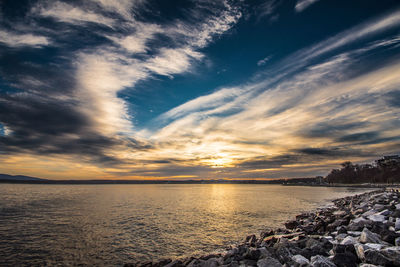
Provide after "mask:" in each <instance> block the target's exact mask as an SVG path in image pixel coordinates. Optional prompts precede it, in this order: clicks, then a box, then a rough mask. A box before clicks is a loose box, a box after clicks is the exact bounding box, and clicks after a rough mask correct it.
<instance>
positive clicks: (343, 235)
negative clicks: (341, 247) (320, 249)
mask: <svg viewBox="0 0 400 267" xmlns="http://www.w3.org/2000/svg"><path fill="white" fill-rule="evenodd" d="M346 237H347V234H338V235H337V236H336V238H335V239H336V240H337V241H339V242H341V241H342V240H343V239H345V238H346Z"/></svg>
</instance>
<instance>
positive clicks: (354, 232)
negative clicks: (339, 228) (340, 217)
mask: <svg viewBox="0 0 400 267" xmlns="http://www.w3.org/2000/svg"><path fill="white" fill-rule="evenodd" d="M347 234H349V235H351V236H360V235H361V232H360V231H347Z"/></svg>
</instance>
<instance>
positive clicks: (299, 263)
mask: <svg viewBox="0 0 400 267" xmlns="http://www.w3.org/2000/svg"><path fill="white" fill-rule="evenodd" d="M292 261H293V262H294V263H295V266H296V267H305V266H309V265H310V261H309V260H307V259H306V258H305V257H303V256H302V255H294V256H293V257H292Z"/></svg>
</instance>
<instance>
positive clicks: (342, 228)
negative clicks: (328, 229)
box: [337, 226, 347, 234]
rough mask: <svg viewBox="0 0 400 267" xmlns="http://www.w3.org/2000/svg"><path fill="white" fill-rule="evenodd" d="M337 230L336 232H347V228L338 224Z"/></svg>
mask: <svg viewBox="0 0 400 267" xmlns="http://www.w3.org/2000/svg"><path fill="white" fill-rule="evenodd" d="M337 232H338V234H347V229H346V227H344V226H340V227H339V229H338V230H337Z"/></svg>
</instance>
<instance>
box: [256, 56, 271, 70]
mask: <svg viewBox="0 0 400 267" xmlns="http://www.w3.org/2000/svg"><path fill="white" fill-rule="evenodd" d="M270 59H271V56H267V57H265V58H263V59H261V60H259V61H258V62H257V66H259V67H261V66H263V65H265V64H266V63H267V62H268V61H269V60H270Z"/></svg>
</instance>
